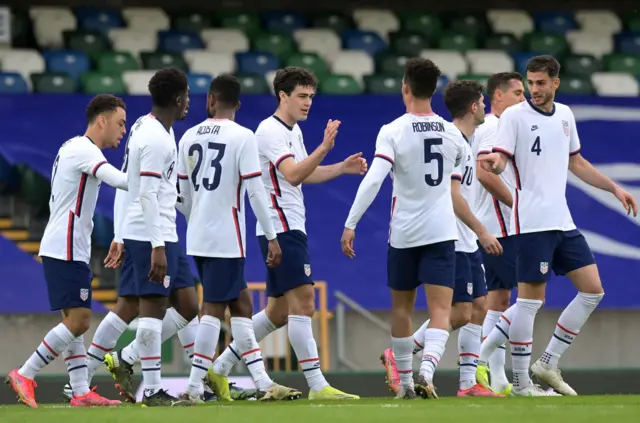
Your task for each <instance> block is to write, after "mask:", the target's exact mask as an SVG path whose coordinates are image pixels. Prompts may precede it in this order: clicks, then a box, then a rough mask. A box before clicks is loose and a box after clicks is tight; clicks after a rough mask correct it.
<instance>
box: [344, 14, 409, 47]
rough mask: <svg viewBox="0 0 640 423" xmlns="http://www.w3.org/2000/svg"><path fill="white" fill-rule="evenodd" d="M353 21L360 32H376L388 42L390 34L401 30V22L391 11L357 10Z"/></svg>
mask: <svg viewBox="0 0 640 423" xmlns="http://www.w3.org/2000/svg"><path fill="white" fill-rule="evenodd" d="M353 20H354V21H355V23H356V26H357V27H358V29H359V30H361V31H365V32H375V33H377V34H378V35H379V36H380V37H381V38H382V39H383V40H388V39H389V34H390V33H392V32H396V31H398V30H400V20H399V19H398V17H397V16H396V15H394V14H393V13H392V12H391V11H389V10H374V9H356V10H354V12H353Z"/></svg>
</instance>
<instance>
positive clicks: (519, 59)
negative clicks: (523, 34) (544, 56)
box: [511, 51, 540, 75]
mask: <svg viewBox="0 0 640 423" xmlns="http://www.w3.org/2000/svg"><path fill="white" fill-rule="evenodd" d="M538 55H540V53H534V52H532V51H528V52H521V53H516V54H514V55H512V56H511V57H512V58H513V63H514V67H515V71H516V72H520V73H521V74H523V75H525V74H526V73H527V62H528V61H529V59H531V58H532V57H534V56H538Z"/></svg>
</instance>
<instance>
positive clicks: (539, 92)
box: [527, 72, 560, 107]
mask: <svg viewBox="0 0 640 423" xmlns="http://www.w3.org/2000/svg"><path fill="white" fill-rule="evenodd" d="M527 85H528V86H529V92H530V93H531V101H532V102H533V104H535V105H536V106H538V107H542V106H545V105H547V104H549V103H550V102H552V101H553V97H554V95H555V92H556V89H557V88H558V86H559V85H560V79H558V78H551V77H550V76H549V74H548V73H546V72H527Z"/></svg>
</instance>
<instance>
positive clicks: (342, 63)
mask: <svg viewBox="0 0 640 423" xmlns="http://www.w3.org/2000/svg"><path fill="white" fill-rule="evenodd" d="M331 72H332V73H334V74H340V75H350V76H351V77H353V78H354V79H355V80H356V81H358V84H362V83H363V81H362V78H363V77H364V76H365V75H372V74H373V73H374V72H375V64H374V62H373V59H372V58H371V56H370V55H368V54H367V53H366V52H364V51H361V50H344V51H341V52H339V53H338V54H337V55H336V57H335V59H334V60H333V62H332V63H331ZM334 79H335V78H334Z"/></svg>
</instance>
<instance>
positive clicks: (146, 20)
mask: <svg viewBox="0 0 640 423" xmlns="http://www.w3.org/2000/svg"><path fill="white" fill-rule="evenodd" d="M122 16H123V17H124V20H125V21H126V22H127V26H128V27H129V28H132V29H136V30H139V31H160V30H164V29H169V28H170V27H171V21H170V20H169V16H167V14H166V13H165V12H164V10H162V9H160V8H151V7H149V8H146V7H125V8H124V9H122Z"/></svg>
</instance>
